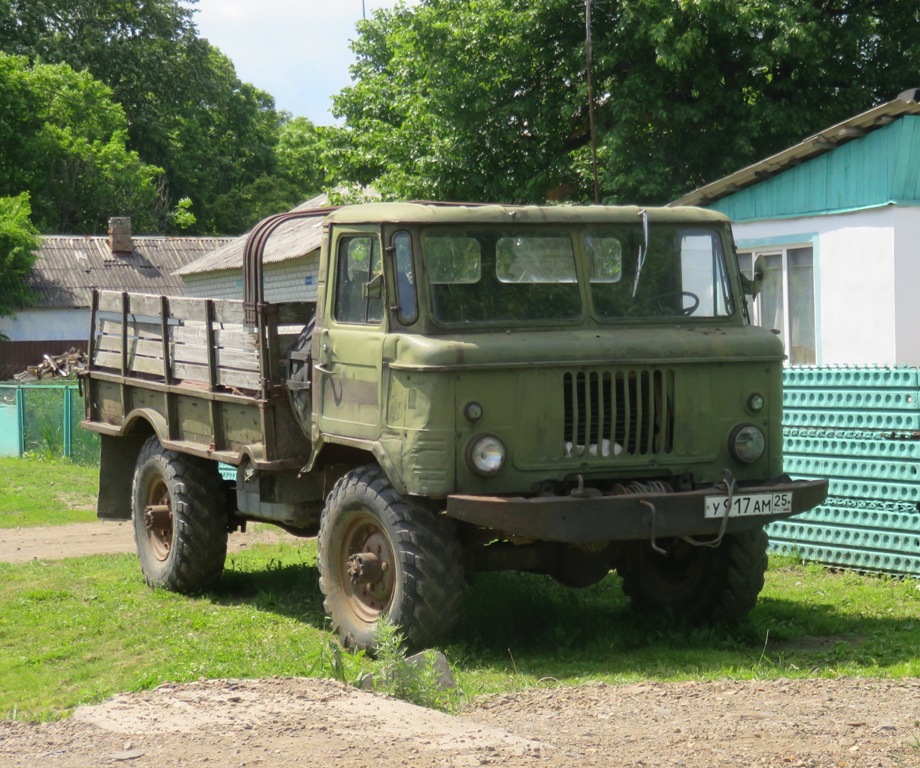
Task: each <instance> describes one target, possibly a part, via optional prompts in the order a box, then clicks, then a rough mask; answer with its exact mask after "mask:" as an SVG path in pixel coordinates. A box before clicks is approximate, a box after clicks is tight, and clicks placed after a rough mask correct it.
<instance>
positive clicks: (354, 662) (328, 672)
mask: <svg viewBox="0 0 920 768" xmlns="http://www.w3.org/2000/svg"><path fill="white" fill-rule="evenodd" d="M364 656H365V653H364V651H363V650H359V651H357V652H355V653H349V652H348V651H346V650H345V649H344V648H342V646H341V645H340V644H339V643H338V641H337V640H335V639H333V638H329V639H328V640H327V641H326V642H325V643H320V645H319V647H317V648H316V649H315V650H313V651H312V652H310V653H308V654H307V661H308V662H310V675H311V676H313V677H329V678H332V679H333V680H338V681H339V682H340V683H344V684H345V685H351V686H353V687H355V688H360V687H361V686H362V684H363V683H364V681H365V680H366V679H367V678H368V672H366V671H365V669H364V663H363V662H364Z"/></svg>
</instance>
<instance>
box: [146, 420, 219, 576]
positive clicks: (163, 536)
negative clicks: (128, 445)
mask: <svg viewBox="0 0 920 768" xmlns="http://www.w3.org/2000/svg"><path fill="white" fill-rule="evenodd" d="M226 494H227V486H226V484H225V483H224V481H223V479H222V478H221V476H220V473H219V472H218V469H217V464H216V462H213V461H207V460H205V459H199V458H197V457H194V456H186V455H184V454H181V453H176V452H175V451H168V450H166V449H165V448H164V447H163V446H162V445H160V441H159V440H158V439H157V438H156V437H155V436H154V437H151V438H150V439H149V440H147V442H146V443H144V445H143V447H142V448H141V451H140V454H139V455H138V459H137V464H136V466H135V470H134V482H133V485H132V489H131V516H132V521H133V524H134V542H135V544H136V546H137V556H138V559H139V560H140V564H141V572H142V573H143V574H144V578H145V579H146V581H147V584H148V585H149V586H151V587H163V588H165V589H168V590H171V591H173V592H184V593H196V592H202V591H205V590H208V589H210V588H211V587H213V586H214V585H215V584H216V583H217V581H218V580H219V579H220V576H221V573H223V570H224V561H225V560H226V557H227V532H228V529H227V521H228V515H227V496H226ZM152 505H158V506H160V507H166V506H168V507H169V510H170V512H169V515H168V516H163V518H161V522H160V524H158V525H156V526H152V527H151V526H150V525H149V515H148V516H145V510H146V509H147V508H148V507H150V506H152Z"/></svg>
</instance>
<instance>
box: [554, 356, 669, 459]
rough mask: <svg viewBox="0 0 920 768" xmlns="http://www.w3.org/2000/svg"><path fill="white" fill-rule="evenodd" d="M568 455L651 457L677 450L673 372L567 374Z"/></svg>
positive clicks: (566, 440) (565, 434)
mask: <svg viewBox="0 0 920 768" xmlns="http://www.w3.org/2000/svg"><path fill="white" fill-rule="evenodd" d="M563 403H564V408H565V424H564V433H563V434H564V438H565V446H564V447H565V455H566V456H567V457H575V456H578V457H581V456H598V457H609V456H650V455H659V454H666V453H671V451H672V450H673V448H674V372H673V371H670V370H662V369H638V370H616V371H590V372H584V371H582V372H578V373H566V374H564V376H563Z"/></svg>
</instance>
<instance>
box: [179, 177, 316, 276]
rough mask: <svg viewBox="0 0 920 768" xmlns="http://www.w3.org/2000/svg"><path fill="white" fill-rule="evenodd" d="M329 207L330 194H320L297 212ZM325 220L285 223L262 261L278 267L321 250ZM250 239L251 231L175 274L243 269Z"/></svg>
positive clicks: (297, 220) (302, 204)
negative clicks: (281, 263)
mask: <svg viewBox="0 0 920 768" xmlns="http://www.w3.org/2000/svg"><path fill="white" fill-rule="evenodd" d="M328 205H329V198H328V197H327V196H326V195H317V196H316V197H314V198H311V199H310V200H307V201H306V202H304V203H301V204H300V205H298V206H297V207H296V208H294V209H293V210H295V211H304V210H308V209H310V208H325V207H326V206H328ZM324 220H325V217H324V216H317V217H316V218H309V219H296V220H294V221H289V222H286V223H285V224H282V225H281V226H280V227H279V228H278V229H277V230H275V232H274V233H272V236H271V237H270V238H269V239H268V243H267V244H266V246H265V253H264V254H263V256H262V262H263V263H264V264H276V263H278V262H281V261H289V260H291V259H297V258H300V257H301V256H306V255H307V254H309V253H312V252H313V251H316V250H319V247H320V243H321V242H322V239H323V221H324ZM247 237H249V233H248V232H247V233H246V234H245V235H241V236H240V237H238V238H236V239H234V240H231V241H230V242H228V243H227V244H226V245H224V246H223V247H221V248H218V249H217V250H215V251H214V252H213V253H209V254H208V255H207V256H204V257H202V258H200V259H198V260H197V261H194V262H192V263H190V264H187V265H185V266H183V267H182V268H181V269H178V270H176V272H175V274H176V275H178V276H181V277H188V276H189V275H198V274H203V273H205V272H222V271H225V270H231V269H234V270H242V268H243V249H244V248H245V247H246V238H247Z"/></svg>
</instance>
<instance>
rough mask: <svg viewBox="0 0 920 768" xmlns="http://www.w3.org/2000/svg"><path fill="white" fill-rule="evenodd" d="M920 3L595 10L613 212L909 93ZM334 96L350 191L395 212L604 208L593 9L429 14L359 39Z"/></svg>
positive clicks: (431, 9) (495, 5) (652, 0)
mask: <svg viewBox="0 0 920 768" xmlns="http://www.w3.org/2000/svg"><path fill="white" fill-rule="evenodd" d="M918 21H920V10H918V7H917V5H916V3H915V2H913V0H887V1H886V2H884V3H875V2H870V3H864V2H859V1H858V0H833V2H830V3H828V2H824V1H823V0H792V1H791V2H788V1H787V0H783V1H782V2H781V1H780V0H768V1H767V2H764V0H685V1H684V2H680V3H676V2H674V0H622V1H621V2H616V3H613V2H610V3H595V4H594V5H593V18H592V37H593V53H594V57H593V67H592V73H593V80H594V83H595V94H596V97H595V102H596V119H597V133H598V139H599V143H600V148H599V156H600V161H601V163H602V168H601V174H600V175H601V187H602V194H603V197H604V199H605V200H606V201H609V202H636V201H641V202H647V203H656V202H657V203H661V202H666V201H668V200H671V199H673V198H674V197H676V196H678V195H679V194H681V193H682V192H684V191H687V190H688V189H691V188H693V187H695V186H697V185H700V184H702V183H705V182H708V181H711V180H713V179H715V178H718V177H720V176H722V175H725V174H727V173H729V172H732V171H734V170H737V169H738V168H740V167H743V166H745V165H747V164H749V163H751V162H753V161H755V160H757V159H760V158H762V157H765V156H767V155H769V154H771V153H773V152H775V151H777V150H779V149H781V148H783V147H785V146H788V145H790V144H792V143H794V142H796V141H799V140H801V139H802V138H804V137H805V136H807V135H808V134H810V133H812V132H814V131H817V130H820V129H822V128H824V127H826V126H827V125H830V124H833V123H834V122H836V121H838V120H841V119H844V118H846V117H849V116H850V115H852V114H855V113H857V112H859V111H861V110H863V109H867V108H869V107H870V106H872V105H873V104H875V103H878V102H880V101H885V100H888V99H891V98H894V97H895V96H896V95H897V94H898V93H899V92H900V91H901V90H903V88H904V87H905V86H906V85H910V84H911V83H906V84H905V83H904V82H903V80H902V79H901V78H903V77H904V73H905V72H911V71H913V66H912V64H911V61H912V60H915V58H916V55H917V53H918V48H920V42H918V41H917V40H916V39H915V37H916V36H914V35H912V34H911V32H910V30H912V29H913V28H914V27H915V25H916V24H917V23H918ZM359 33H360V34H359V37H358V39H357V40H356V41H355V42H354V44H353V48H354V51H355V54H356V57H357V61H356V64H355V65H354V67H353V70H352V74H353V77H354V81H355V82H354V84H353V85H351V86H349V87H347V88H345V89H344V90H343V91H342V92H341V93H340V94H339V95H338V96H337V97H335V99H334V108H335V111H336V113H337V115H338V116H340V117H343V118H344V119H345V131H344V133H343V136H342V137H340V146H339V147H338V150H337V151H338V155H339V163H340V165H341V168H342V169H343V172H344V174H345V175H346V178H347V179H349V180H353V181H358V182H361V183H365V184H372V185H373V186H375V187H376V188H377V189H378V190H379V191H380V193H381V194H382V195H383V196H384V197H385V198H401V197H402V198H413V197H414V198H418V197H421V198H433V199H468V200H494V201H506V202H542V201H544V200H547V199H549V200H561V199H566V200H574V201H586V200H589V199H591V198H592V197H593V192H592V180H591V171H590V143H589V142H590V134H589V126H588V109H587V103H588V94H587V87H586V80H587V79H586V71H585V17H584V6H583V5H579V4H578V3H571V2H561V0H535V1H531V0H527V2H525V1H524V0H510V2H509V0H473V1H472V2H471V1H470V0H422V2H421V3H419V4H418V5H416V6H413V7H412V8H409V7H406V6H404V5H399V6H397V7H396V8H395V9H393V10H392V11H378V12H375V14H374V17H373V19H371V20H369V21H366V22H364V23H363V24H361V25H360V26H359Z"/></svg>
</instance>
